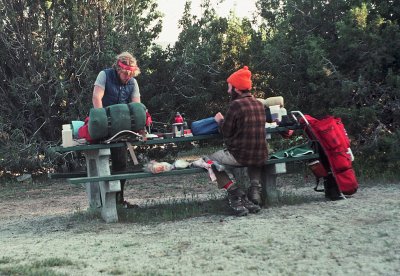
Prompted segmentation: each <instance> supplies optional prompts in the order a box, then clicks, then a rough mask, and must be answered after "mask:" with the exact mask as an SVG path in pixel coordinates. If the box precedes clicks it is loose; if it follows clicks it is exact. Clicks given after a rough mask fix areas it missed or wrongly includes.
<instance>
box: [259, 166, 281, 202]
mask: <svg viewBox="0 0 400 276" xmlns="http://www.w3.org/2000/svg"><path fill="white" fill-rule="evenodd" d="M285 172H286V163H278V164H270V165H265V166H264V167H263V170H262V173H261V186H262V192H261V196H262V199H263V207H268V206H273V205H277V204H278V203H279V191H278V188H277V185H276V179H277V176H278V174H281V173H285Z"/></svg>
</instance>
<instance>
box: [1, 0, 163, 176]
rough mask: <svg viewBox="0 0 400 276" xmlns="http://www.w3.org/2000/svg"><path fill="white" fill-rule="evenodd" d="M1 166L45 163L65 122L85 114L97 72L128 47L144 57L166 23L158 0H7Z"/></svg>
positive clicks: (34, 166)
mask: <svg viewBox="0 0 400 276" xmlns="http://www.w3.org/2000/svg"><path fill="white" fill-rule="evenodd" d="M0 7H1V10H2V13H1V15H0V30H1V32H0V47H1V49H0V54H1V57H2V59H3V60H4V61H5V62H4V63H2V64H1V65H0V73H1V75H2V76H3V77H2V81H1V83H0V93H1V96H2V98H3V101H2V103H1V104H0V112H1V114H2V116H1V120H0V133H1V135H0V137H1V138H0V143H1V149H0V151H1V152H0V156H1V157H0V171H14V170H18V171H21V170H25V169H26V170H30V171H34V170H36V169H38V168H40V167H41V166H42V165H43V158H42V153H43V152H44V150H45V148H46V147H47V145H48V144H49V143H56V142H57V141H59V138H60V133H61V125H62V124H63V123H68V122H70V121H71V120H76V119H84V118H85V116H86V114H88V111H89V108H90V107H91V93H92V89H93V88H92V87H93V82H94V80H95V77H96V74H97V73H98V72H99V71H100V70H101V69H103V68H104V67H106V66H110V65H111V62H112V60H113V59H114V56H115V55H116V54H118V52H120V51H122V50H129V51H132V52H134V53H135V54H136V55H137V57H138V59H139V61H140V60H141V58H142V57H145V55H146V54H147V53H148V52H149V50H150V47H151V46H152V43H153V42H152V41H153V40H154V38H155V37H157V35H158V33H159V32H160V30H161V21H160V20H159V18H160V13H159V12H158V11H157V10H156V8H157V4H156V1H155V0H141V1H135V0H125V1H123V2H122V3H121V2H118V1H114V2H113V1H111V2H110V1H106V0H102V1H97V0H96V1H94V0H86V1H54V0H53V1H51V0H48V1H24V0H16V1H10V0H1V5H0Z"/></svg>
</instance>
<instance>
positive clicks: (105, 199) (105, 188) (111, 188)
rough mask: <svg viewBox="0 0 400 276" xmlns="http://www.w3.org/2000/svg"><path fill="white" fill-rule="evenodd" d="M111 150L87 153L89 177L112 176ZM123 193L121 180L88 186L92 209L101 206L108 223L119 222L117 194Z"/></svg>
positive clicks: (88, 184)
mask: <svg viewBox="0 0 400 276" xmlns="http://www.w3.org/2000/svg"><path fill="white" fill-rule="evenodd" d="M110 154H111V152H110V149H96V150H90V151H86V152H85V158H86V165H87V173H88V176H106V175H110V174H111V172H110V161H109V158H110ZM119 191H121V183H120V181H119V180H114V181H100V182H95V183H87V184H86V192H87V196H88V200H89V204H90V206H91V207H100V206H101V215H102V217H103V219H104V220H105V221H106V222H117V221H118V214H117V206H116V193H117V192H119Z"/></svg>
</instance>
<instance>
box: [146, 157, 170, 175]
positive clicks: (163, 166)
mask: <svg viewBox="0 0 400 276" xmlns="http://www.w3.org/2000/svg"><path fill="white" fill-rule="evenodd" d="M173 168H174V166H173V165H171V164H169V163H168V162H157V161H155V160H151V161H150V162H149V163H147V164H145V165H144V167H143V170H144V171H146V172H151V173H154V174H157V173H162V172H168V171H171V170H172V169H173Z"/></svg>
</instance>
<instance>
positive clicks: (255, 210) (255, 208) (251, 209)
mask: <svg viewBox="0 0 400 276" xmlns="http://www.w3.org/2000/svg"><path fill="white" fill-rule="evenodd" d="M242 202H243V206H244V207H246V209H248V210H249V212H250V213H252V214H255V213H258V212H260V211H261V207H260V206H259V205H257V204H254V203H253V202H251V201H250V200H249V199H248V198H247V196H246V195H244V196H243V197H242Z"/></svg>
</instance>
